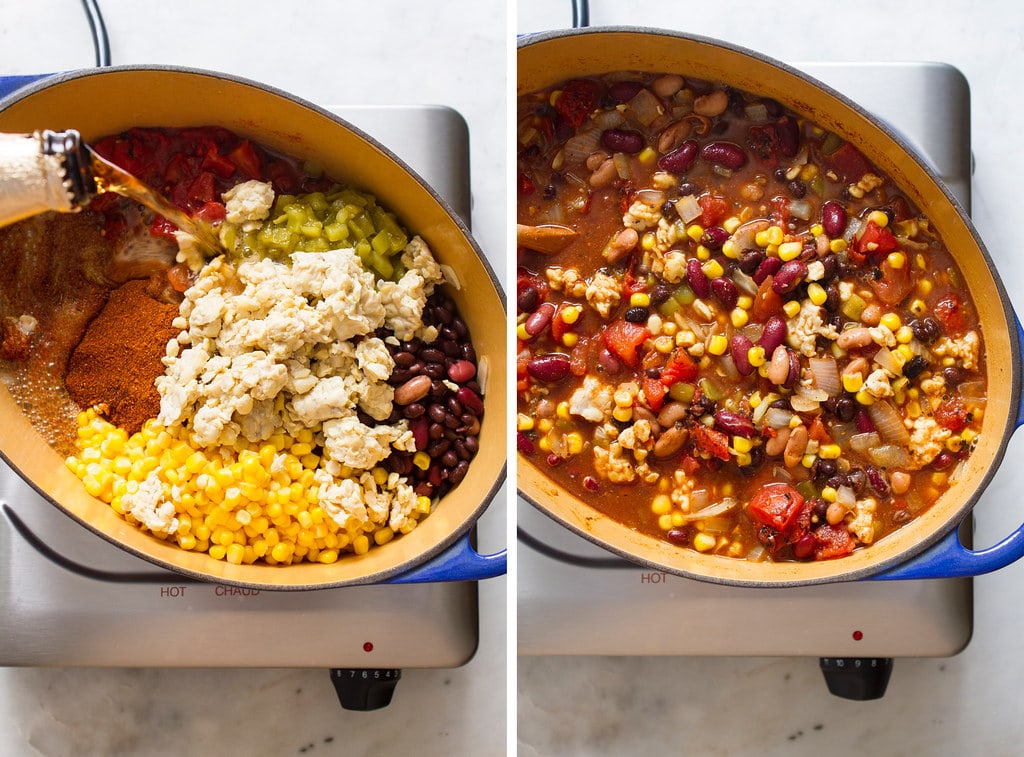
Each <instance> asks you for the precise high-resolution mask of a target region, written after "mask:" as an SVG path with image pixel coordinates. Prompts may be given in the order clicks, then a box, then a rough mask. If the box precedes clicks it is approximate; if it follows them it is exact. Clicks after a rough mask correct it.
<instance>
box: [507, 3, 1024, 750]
mask: <svg viewBox="0 0 1024 757" xmlns="http://www.w3.org/2000/svg"><path fill="white" fill-rule="evenodd" d="M563 6H564V7H563ZM590 6H591V10H590V22H591V26H603V25H639V26H655V27H664V28H674V29H678V30H682V31H688V32H692V33H695V34H699V35H704V36H709V37H716V38H720V39H724V40H727V41H729V42H732V43H735V44H739V45H742V46H745V47H749V48H752V49H756V50H758V51H760V52H763V53H765V54H767V55H769V56H772V57H774V58H776V59H779V60H785V61H811V60H813V61H871V62H885V61H941V62H945V63H949V64H952V65H954V66H956V67H957V68H959V69H960V70H961V71H962V72H963V73H964V74H965V75H966V77H967V79H968V81H969V83H970V86H971V93H972V107H973V116H972V131H973V152H974V159H975V173H974V180H973V217H974V220H975V223H976V225H977V227H978V229H979V231H980V233H981V236H982V238H983V239H984V241H985V243H986V245H987V247H988V249H989V252H990V253H991V255H992V258H993V259H994V261H995V264H996V268H997V269H998V271H999V272H1000V274H1001V276H1002V278H1003V280H1004V282H1005V284H1006V287H1007V289H1008V290H1009V293H1010V298H1011V300H1012V301H1013V304H1014V306H1015V307H1016V309H1017V311H1018V312H1022V311H1021V308H1022V307H1024V257H1022V256H1021V255H1020V253H1019V246H1020V245H1019V241H1018V236H1017V232H1015V231H1014V229H1015V228H1016V227H1017V223H1018V222H1019V216H1020V213H1019V210H1018V208H1017V203H1018V202H1019V198H1020V191H1019V182H1020V175H1021V172H1022V171H1024V150H1022V148H1021V146H1020V144H1021V143H1020V140H1019V137H1018V136H1017V135H1018V132H1019V131H1020V126H1019V125H1020V123H1021V120H1022V119H1024V105H1022V98H1021V96H1020V93H1019V82H1020V80H1021V76H1022V75H1024V50H1022V46H1024V41H1022V31H1024V23H1022V22H1024V11H1022V10H1021V7H1020V5H1019V4H1017V3H1011V2H992V3H985V4H981V5H979V4H976V5H973V6H970V5H967V4H964V3H959V2H947V1H946V0H906V2H902V3H888V2H879V1H878V0H866V1H865V2H861V3H856V4H849V3H847V4H842V5H840V4H835V3H824V2H819V3H798V4H790V5H787V4H778V3H776V4H765V3H763V2H751V1H749V0H742V1H733V2H726V3H707V4H698V5H695V4H693V3H657V4H655V5H653V6H652V5H651V4H650V3H644V2H638V1H637V0H591V3H590ZM569 8H570V5H569V3H568V2H566V3H550V2H544V1H542V0H519V3H518V16H517V21H516V28H517V32H518V33H526V32H534V31H541V30H547V29H557V28H565V27H568V26H569V25H570V23H571V14H570V10H569ZM1017 436H1018V437H1019V436H1020V435H1019V434H1018V435H1017ZM1022 454H1024V448H1022V446H1021V442H1020V439H1019V438H1015V439H1013V440H1012V441H1011V443H1010V446H1009V449H1008V452H1007V459H1006V461H1005V462H1004V464H1003V466H1002V467H1001V468H1000V471H999V472H998V474H997V475H996V478H995V480H994V481H993V483H992V484H991V485H990V486H989V488H988V489H987V490H986V494H985V496H984V498H983V500H982V502H981V503H980V504H979V505H978V508H977V517H976V524H977V525H976V546H978V547H981V546H989V545H991V544H993V543H995V542H996V541H997V540H999V539H1000V538H1001V537H1003V536H1005V535H1006V534H1007V533H1009V532H1010V531H1011V530H1012V529H1014V528H1016V527H1017V526H1018V525H1019V524H1020V522H1021V515H1022V513H1021V509H1020V507H1019V505H1017V504H1016V503H1018V502H1019V501H1020V500H1019V491H1020V490H1021V486H1022V485H1024V471H1022V468H1024V466H1021V465H1019V464H1017V463H1016V462H1015V461H1019V460H1020V459H1021V455H1022ZM1022 577H1024V565H1021V564H1015V565H1011V566H1010V567H1008V568H1006V569H1004V570H1002V571H999V572H998V573H995V574H991V575H987V576H982V577H979V578H976V579H975V580H974V595H975V596H974V635H973V638H972V640H971V642H970V644H969V645H968V646H967V648H966V650H965V651H963V652H962V653H960V654H959V655H957V656H955V657H951V658H948V659H926V658H924V659H899V660H896V662H895V666H894V670H893V675H892V679H891V681H890V683H889V687H888V691H887V693H886V695H885V697H884V698H883V699H881V700H878V701H874V702H850V701H846V700H841V699H837V698H835V697H832V696H830V695H829V694H828V693H827V690H826V688H825V685H824V681H823V679H822V677H821V674H820V673H819V671H818V664H817V661H816V660H813V659H802V658H760V657H758V658H717V657H716V658H696V657H692V658H687V657H672V658H594V657H586V658H582V657H571V658H568V657H567V658H529V657H522V658H520V659H519V666H518V682H517V688H518V745H519V754H520V755H523V757H527V756H529V755H546V754H556V753H557V754H560V755H603V754H615V755H618V754H647V755H661V754H687V755H690V754H692V755H752V754H757V755H788V756H790V757H799V756H801V755H808V756H810V755H815V756H816V755H820V754H829V755H847V754H849V755H854V754H873V755H893V756H895V755H908V756H909V755H960V754H985V755H1005V756H1007V757H1009V755H1019V754H1021V753H1022V749H1024V747H1022V746H1021V745H1022V744H1024V721H1022V720H1021V718H1020V716H1019V714H1018V711H1019V701H1020V695H1019V693H1018V692H1019V687H1020V684H1019V679H1018V676H1021V675H1024V651H1022V648H1021V646H1020V644H1019V639H1020V632H1021V628H1022V627H1024V581H1022ZM808 622H810V623H813V622H814V619H813V618H808ZM637 633H642V629H637Z"/></svg>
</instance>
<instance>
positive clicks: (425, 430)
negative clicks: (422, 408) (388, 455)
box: [409, 416, 430, 451]
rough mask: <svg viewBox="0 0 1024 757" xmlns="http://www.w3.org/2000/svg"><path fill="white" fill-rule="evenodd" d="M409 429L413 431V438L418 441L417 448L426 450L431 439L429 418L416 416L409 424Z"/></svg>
mask: <svg viewBox="0 0 1024 757" xmlns="http://www.w3.org/2000/svg"><path fill="white" fill-rule="evenodd" d="M409 430H410V431H412V438H413V441H414V442H416V449H417V450H421V451H422V450H425V449H426V448H427V444H428V443H429V439H430V437H429V432H430V423H429V422H428V421H427V419H426V418H425V417H423V416H420V417H419V418H416V419H415V420H413V421H412V422H411V423H410V424H409Z"/></svg>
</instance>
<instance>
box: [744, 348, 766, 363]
mask: <svg viewBox="0 0 1024 757" xmlns="http://www.w3.org/2000/svg"><path fill="white" fill-rule="evenodd" d="M767 360H768V356H767V355H765V352H764V347H762V346H761V345H759V344H755V345H754V346H753V347H751V348H750V349H748V350H747V362H749V363H750V365H751V366H753V367H754V368H760V367H761V366H763V365H764V364H765V362H766V361H767Z"/></svg>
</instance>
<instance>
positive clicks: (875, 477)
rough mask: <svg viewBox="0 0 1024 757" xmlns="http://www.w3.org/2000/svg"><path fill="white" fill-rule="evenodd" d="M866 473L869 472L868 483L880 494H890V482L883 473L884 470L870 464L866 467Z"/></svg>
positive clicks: (884, 495)
mask: <svg viewBox="0 0 1024 757" xmlns="http://www.w3.org/2000/svg"><path fill="white" fill-rule="evenodd" d="M864 473H866V474H867V477H868V485H869V486H870V487H871V488H872V489H874V490H875V493H876V494H877V495H878V496H880V497H888V496H889V483H888V482H887V481H886V480H885V476H883V475H882V471H880V470H878V468H876V467H875V466H874V465H869V466H867V467H866V468H864Z"/></svg>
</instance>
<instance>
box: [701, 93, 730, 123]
mask: <svg viewBox="0 0 1024 757" xmlns="http://www.w3.org/2000/svg"><path fill="white" fill-rule="evenodd" d="M728 107H729V95H727V94H726V93H725V91H724V90H721V89H716V90H715V91H714V92H708V93H707V94H706V95H701V96H700V97H698V98H696V99H695V100H694V101H693V112H694V113H696V114H697V115H699V116H707V117H708V118H714V117H715V116H720V115H722V114H723V113H724V112H725V109H726V108H728Z"/></svg>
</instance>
